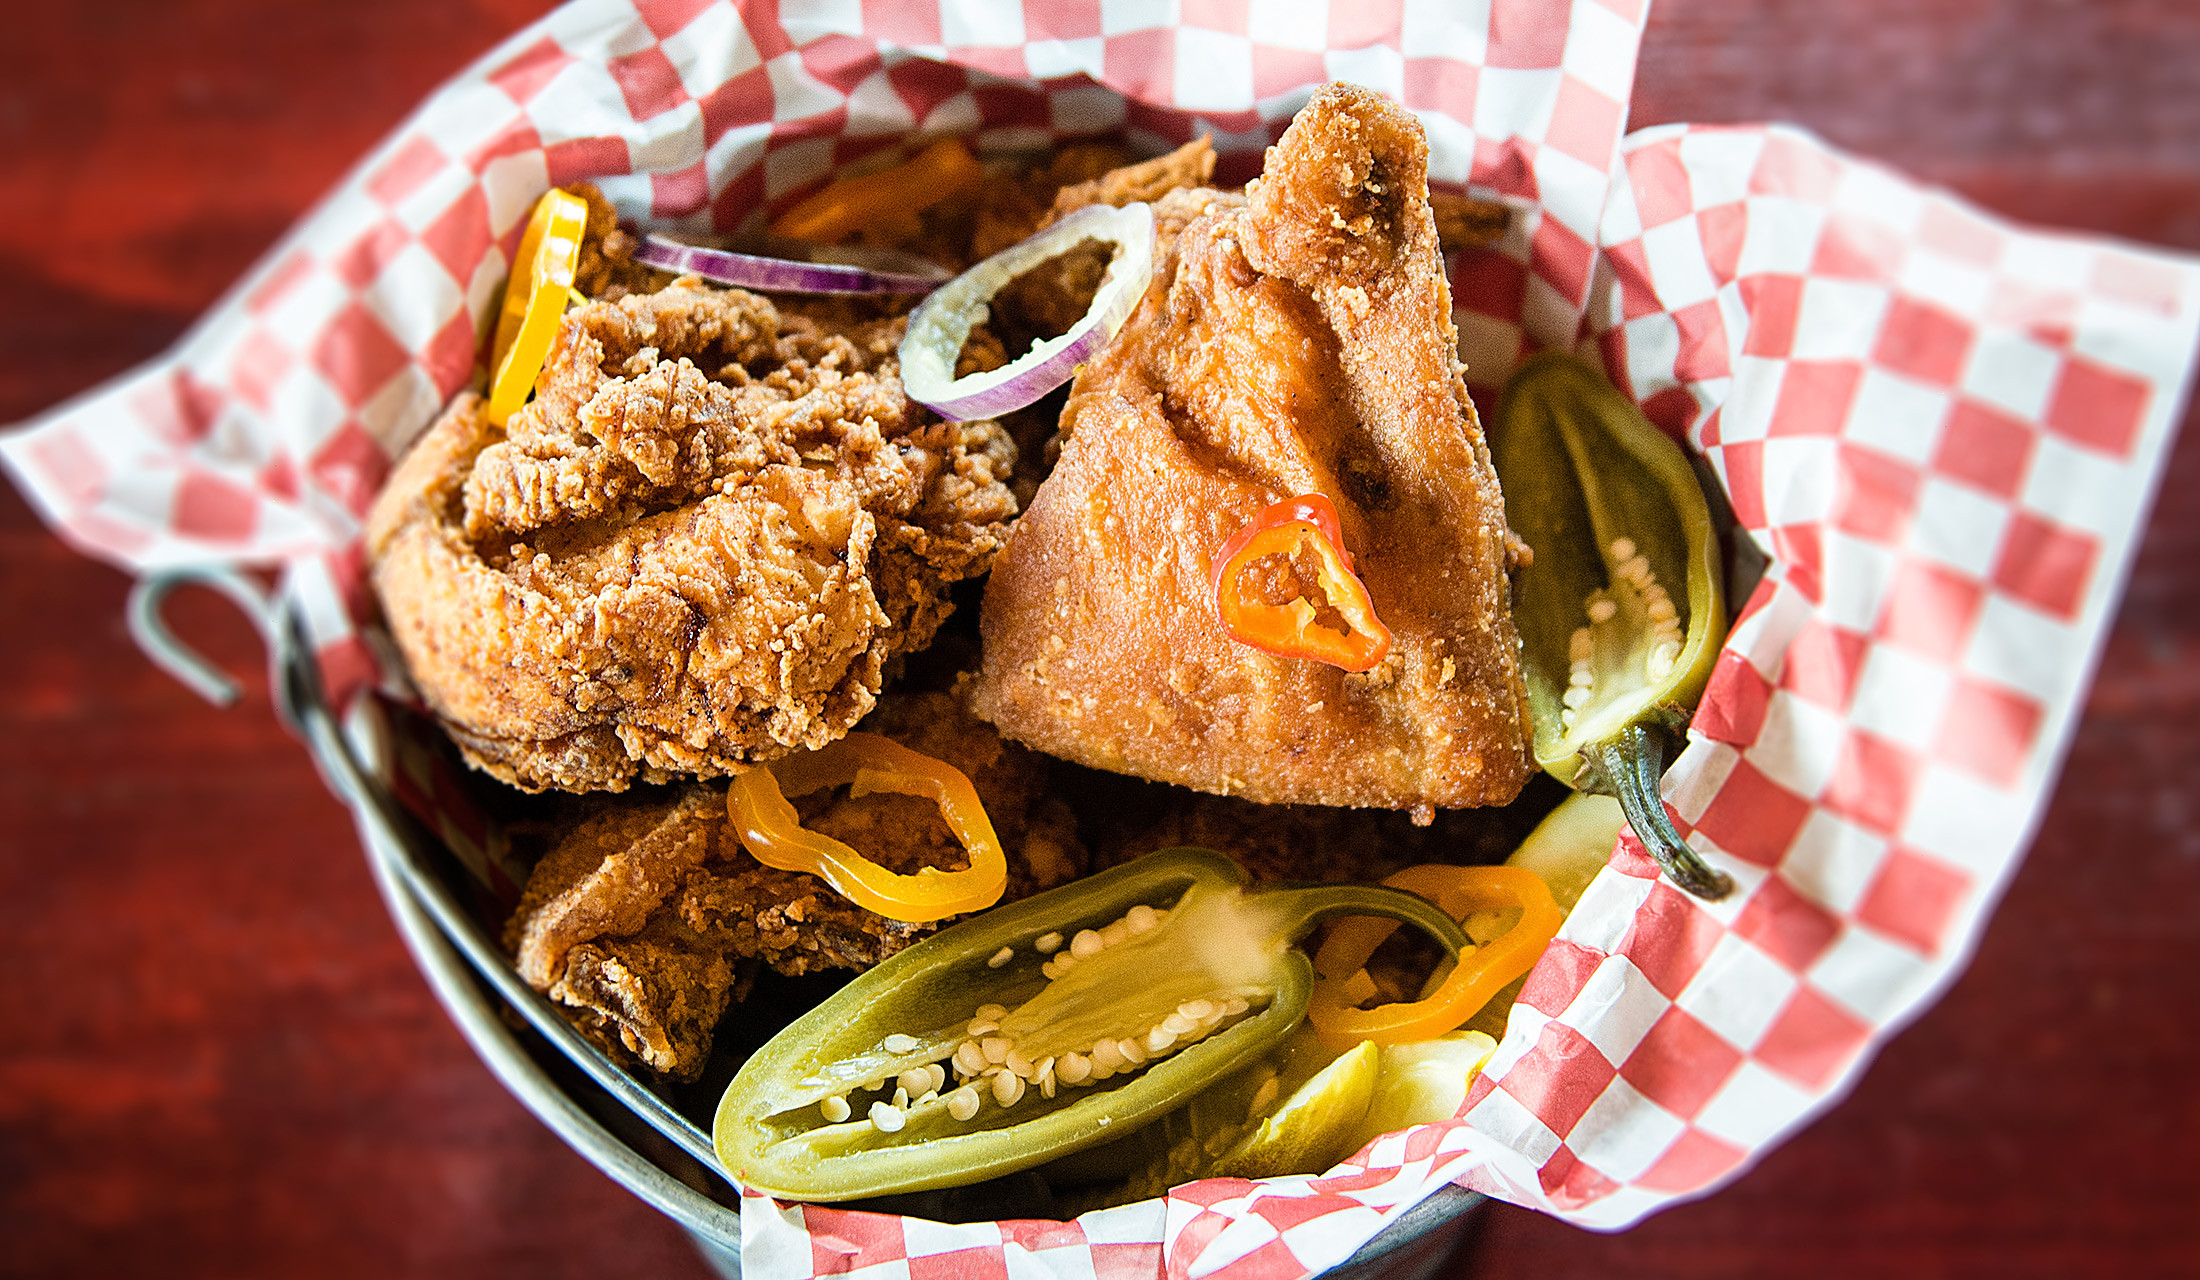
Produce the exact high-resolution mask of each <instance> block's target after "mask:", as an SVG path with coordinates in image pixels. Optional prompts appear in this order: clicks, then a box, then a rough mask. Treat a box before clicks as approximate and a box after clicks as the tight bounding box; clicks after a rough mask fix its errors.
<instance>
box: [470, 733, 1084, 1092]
mask: <svg viewBox="0 0 2200 1280" xmlns="http://www.w3.org/2000/svg"><path fill="white" fill-rule="evenodd" d="M864 727H865V728H866V729H870V730H874V731H876V732H880V733H884V734H886V735H887V736H889V737H891V738H894V739H895V740H897V741H899V742H901V743H902V744H904V745H905V746H908V747H910V748H911V749H913V750H916V751H920V752H923V753H924V754H926V755H929V756H933V757H935V758H937V759H941V760H945V761H946V762H948V763H949V764H952V765H954V766H955V767H956V768H958V769H961V770H962V771H963V772H964V773H965V774H967V775H969V777H970V780H971V783H972V785H973V786H975V787H976V788H977V791H978V796H979V798H980V799H981V800H983V801H984V802H985V807H986V813H987V814H988V815H989V816H990V817H991V819H992V821H993V825H994V830H995V832H996V834H998V835H999V836H1000V839H1001V847H1002V849H1003V850H1004V851H1005V852H1006V853H1007V854H1008V863H1009V882H1008V891H1007V895H1006V896H1007V897H1008V898H1009V899H1015V898H1020V897H1024V896H1026V895H1029V894H1032V893H1036V892H1038V891H1039V890H1041V889H1046V888H1051V887H1053V886H1054V885H1057V884H1062V883H1065V882H1067V881H1069V880H1072V879H1074V878H1076V877H1077V876H1079V875H1081V874H1083V873H1084V869H1085V852H1084V847H1083V846H1082V845H1081V844H1080V843H1079V842H1078V838H1077V834H1076V823H1075V820H1074V819H1073V818H1072V817H1071V816H1070V813H1069V809H1068V807H1067V806H1066V805H1064V804H1063V803H1062V801H1061V800H1059V799H1057V798H1055V797H1052V796H1049V795H1047V794H1046V776H1047V775H1046V766H1045V762H1044V761H1042V760H1040V759H1039V758H1038V757H1035V756H1033V755H1032V754H1031V753H1030V752H1028V751H1025V750H1023V749H1022V748H1020V747H1017V746H1015V745H1014V744H1012V743H1007V742H1003V741H1002V740H1001V738H1000V735H998V734H996V733H994V732H993V730H992V729H991V728H990V727H988V726H987V725H986V724H984V723H983V722H982V721H979V720H977V719H975V718H974V717H972V716H971V715H970V714H969V713H968V712H966V711H964V710H962V708H961V707H960V706H959V705H958V704H957V703H956V702H955V700H954V699H953V698H951V697H949V696H948V695H946V694H944V693H936V692H935V693H923V694H910V695H890V696H889V697H888V698H887V699H886V700H885V701H884V702H883V703H882V704H881V705H880V707H879V709H878V711H877V712H876V713H875V714H873V715H872V716H871V717H870V718H869V719H868V720H866V721H865V722H864ZM797 805H798V808H799V809H800V811H801V812H802V814H803V821H804V825H806V826H808V827H809V828H810V829H811V830H813V831H818V832H821V833H823V834H826V835H829V836H832V837H834V838H835V839H838V840H841V841H843V842H845V843H847V844H849V845H851V846H852V847H854V848H856V849H859V850H861V851H862V852H863V853H864V855H865V856H867V857H869V858H871V859H872V860H873V861H875V862H877V863H879V864H880V865H882V866H885V867H887V868H889V869H890V870H893V871H896V872H901V873H903V874H908V873H911V872H914V871H916V870H917V869H918V868H919V867H924V866H931V867H939V868H941V869H943V870H956V869H960V867H962V866H964V865H967V860H966V858H965V855H964V853H963V850H962V846H961V845H960V844H959V843H958V842H957V841H956V840H955V837H954V834H953V832H951V831H950V830H949V829H948V827H947V824H946V823H945V822H943V821H941V819H940V816H939V811H938V809H937V808H936V807H934V806H932V805H931V804H929V803H927V802H925V801H922V800H917V799H913V798H911V797H909V796H903V795H893V794H877V795H867V796H863V797H860V798H850V797H848V796H847V795H846V794H845V793H823V794H820V795H818V796H814V797H803V798H802V799H801V800H799V801H798V802H797ZM945 923H947V922H945V921H940V922H934V923H928V924H910V923H906V922H904V921H899V920H890V919H887V918H886V917H884V916H880V915H875V914H873V913H872V912H869V911H866V910H864V909H863V908H861V907H858V906H856V905H855V904H854V903H852V902H849V901H848V900H847V899H845V898H843V897H841V896H840V895H839V894H837V893H835V892H833V891H832V889H830V888H829V887H827V886H826V884H825V882H824V881H822V880H820V879H818V878H817V877H816V876H812V875H809V874H806V873H802V872H792V871H778V870H774V869H772V868H770V867H766V866H764V865H762V864H761V863H759V862H757V861H756V860H755V859H754V858H753V857H751V856H750V855H749V853H748V851H747V850H746V849H744V848H742V846H741V843H740V839H739V837H738V836H737V835H735V834H734V832H733V830H732V827H731V824H730V823H729V821H728V819H727V815H726V794H725V791H724V789H723V788H722V787H709V786H693V787H688V788H685V789H684V790H681V791H679V792H676V793H674V794H671V795H669V796H664V795H658V796H651V797H647V798H644V797H635V798H633V799H625V800H619V801H614V802H611V804H610V806H609V807H608V808H607V809H606V810H605V811H604V812H602V813H599V814H597V815H596V816H595V817H593V818H590V819H589V820H587V821H585V822H583V823H581V824H580V825H579V826H578V827H576V828H574V829H573V830H572V831H571V832H570V833H569V834H567V835H566V836H565V837H564V838H563V839H561V840H560V841H559V842H558V843H557V844H556V845H555V846H554V847H553V848H552V849H551V851H550V852H549V853H548V854H546V855H545V856H544V857H543V859H542V861H541V862H539V863H538V864H537V865H536V867H535V870H534V873H533V875H532V876H530V877H529V879H528V882H527V888H526V891H525V894H524V896H523V897H522V899H521V901H520V905H519V908H518V910H517V911H515V912H514V913H513V916H512V918H511V920H510V922H509V923H508V924H507V925H506V926H505V945H506V947H507V948H508V949H510V950H511V952H512V953H513V955H514V956H515V958H516V960H517V963H518V968H519V972H520V975H521V976H522V977H524V978H525V979H526V980H527V981H528V983H529V984H530V985H532V986H533V987H535V989H536V990H538V991H542V992H544V993H545V994H547V995H549V996H550V998H551V999H553V1000H555V1001H557V1002H558V1003H560V1004H562V1005H564V1006H566V1007H567V1008H568V1009H569V1011H570V1014H569V1016H571V1017H572V1018H573V1019H574V1021H575V1022H576V1023H577V1024H578V1025H579V1026H580V1027H581V1029H582V1030H583V1031H585V1032H587V1033H588V1034H590V1035H591V1036H593V1037H595V1038H596V1039H597V1040H598V1042H599V1043H602V1044H604V1046H605V1047H606V1048H607V1049H610V1050H611V1051H613V1052H615V1053H624V1054H627V1055H631V1056H632V1057H634V1058H636V1059H638V1060H639V1061H641V1062H643V1063H644V1064H646V1065H647V1066H649V1067H650V1068H651V1069H652V1070H655V1071H658V1072H660V1073H662V1074H665V1075H668V1076H673V1077H676V1078H680V1079H692V1078H693V1077H694V1076H695V1075H696V1074H697V1073H698V1072H700V1071H701V1070H702V1068H703V1064H704V1061H705V1060H706V1059H707V1058H708V1057H709V1055H710V1045H711V1032H712V1029H713V1028H714V1027H716V1026H717V1024H718V1020H719V1018H720V1017H721V1016H722V1015H723V1014H724V1013H725V1010H726V1007H727V1005H728V1003H729V1002H730V1001H731V1000H733V999H735V998H737V996H738V994H739V990H740V988H741V987H742V985H743V984H744V982H745V980H746V978H747V977H748V976H749V975H750V974H751V973H752V972H753V970H754V968H755V966H756V965H757V964H759V963H762V964H769V965H770V966H771V967H772V968H774V969H776V970H778V971H779V972H781V973H783V974H786V975H788V976H790V977H798V976H800V975H802V974H806V973H814V972H818V971H821V970H826V969H867V968H869V967H870V966H872V965H874V964H877V963H878V962H879V961H881V960H884V959H886V958H887V957H888V956H890V955H893V954H894V953H895V952H897V951H900V950H901V949H902V948H903V947H906V946H908V945H909V944H910V943H912V942H915V941H916V940H917V939H919V938H922V937H924V936H925V935H927V934H930V933H932V932H934V931H936V930H938V929H939V928H941V927H942V926H943V925H944V924H945Z"/></svg>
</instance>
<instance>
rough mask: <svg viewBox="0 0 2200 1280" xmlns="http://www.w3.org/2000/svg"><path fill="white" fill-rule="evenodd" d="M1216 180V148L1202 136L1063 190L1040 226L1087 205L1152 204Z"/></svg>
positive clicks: (1055, 198) (1048, 224) (1055, 197)
mask: <svg viewBox="0 0 2200 1280" xmlns="http://www.w3.org/2000/svg"><path fill="white" fill-rule="evenodd" d="M1214 176H1215V148H1214V144H1213V142H1212V141H1210V140H1209V139H1208V137H1207V136H1206V135H1205V134H1201V135H1200V136H1199V137H1196V138H1194V139H1192V140H1191V141H1190V142H1187V143H1185V144H1184V145H1183V146H1181V147H1178V148H1177V149H1176V150H1174V151H1171V152H1169V153H1168V154H1167V155H1161V156H1155V157H1154V158H1153V159H1151V160H1143V161H1140V162H1139V163H1137V164H1132V165H1125V166H1123V167H1122V168H1120V169H1115V170H1111V171H1110V172H1108V173H1104V174H1101V175H1100V176H1099V177H1096V178H1093V179H1091V180H1090V181H1086V182H1080V183H1077V184H1075V185H1074V186H1066V187H1063V188H1062V189H1061V190H1060V191H1057V192H1055V193H1054V205H1053V207H1052V208H1051V209H1050V210H1048V213H1047V218H1046V221H1045V222H1044V223H1042V224H1041V225H1042V226H1051V225H1052V224H1054V223H1056V222H1060V221H1061V220H1062V219H1063V217H1065V216H1066V215H1068V214H1071V213H1075V212H1076V211H1077V210H1079V209H1082V208H1084V207H1085V206H1087V205H1095V204H1109V205H1114V206H1115V207H1116V208H1118V209H1120V208H1122V207H1123V206H1124V205H1127V204H1135V203H1138V202H1140V201H1146V202H1148V203H1151V202H1152V201H1155V200H1159V199H1160V198H1161V197H1163V196H1165V195H1167V194H1169V193H1170V192H1171V191H1182V190H1186V189H1188V188H1191V187H1204V186H1206V185H1207V182H1208V180H1209V179H1211V178H1213V177H1214Z"/></svg>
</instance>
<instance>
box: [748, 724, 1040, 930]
mask: <svg viewBox="0 0 2200 1280" xmlns="http://www.w3.org/2000/svg"><path fill="white" fill-rule="evenodd" d="M841 786H845V787H849V788H850V794H851V795H855V796H863V795H869V794H871V793H873V792H878V791H891V792H894V793H896V794H897V795H905V796H919V797H922V798H924V799H927V800H930V801H932V802H933V803H935V804H937V805H939V807H940V816H941V817H942V818H944V819H945V820H946V821H947V825H948V828H949V829H950V830H952V831H953V832H954V833H955V838H956V839H957V840H960V841H962V845H963V848H964V850H965V851H967V852H968V853H969V855H970V865H969V867H967V868H966V869H964V870H961V871H941V870H939V869H938V868H935V867H925V868H923V869H922V870H920V871H918V872H917V873H916V874H915V875H901V874H899V873H896V872H893V871H888V870H887V869H886V868H884V867H882V866H880V865H879V864H877V863H875V862H873V861H871V860H870V859H869V858H866V857H864V856H863V855H862V854H860V853H857V852H856V851H855V850H854V849H851V848H849V847H848V846H847V845H845V844H843V843H841V842H840V841H838V840H835V839H833V838H832V837H831V836H827V835H821V834H819V833H817V832H815V831H811V830H810V829H808V828H807V827H804V826H803V825H802V819H801V817H800V815H798V814H796V813H795V809H794V806H793V805H792V804H789V803H788V802H787V797H788V796H802V795H808V794H809V793H811V792H813V791H822V790H824V789H825V788H827V787H841ZM726 810H727V812H728V813H729V814H731V815H732V817H733V825H734V830H736V831H738V832H740V833H741V843H742V844H744V845H746V846H747V847H748V850H749V852H750V853H752V854H754V855H755V856H756V860H757V861H758V862H761V863H763V864H764V865H765V866H767V867H777V868H778V869H779V870H781V871H807V872H810V873H812V874H813V875H817V876H819V877H822V878H823V879H824V881H825V882H826V883H827V884H830V885H831V886H832V887H833V888H834V889H835V890H837V891H838V892H839V893H840V894H841V895H842V896H843V897H846V898H847V899H848V900H849V901H851V902H854V903H855V904H856V905H857V906H860V907H862V908H864V909H865V910H867V911H875V912H877V913H878V914H880V915H882V916H886V917H888V918H890V919H894V920H909V921H926V920H944V919H946V918H947V917H948V916H958V915H962V914H963V913H965V912H969V911H983V910H985V909H986V908H987V907H990V906H992V905H993V904H994V903H996V902H999V901H1000V900H1001V891H1002V890H1003V889H1005V888H1006V887H1007V885H1008V858H1007V857H1006V855H1004V854H1003V853H1002V851H1001V840H1000V837H999V836H997V835H995V834H994V832H993V820H992V819H990V818H988V817H987V816H986V812H985V805H984V803H983V802H982V801H980V800H979V799H978V790H977V788H976V787H973V786H972V785H970V779H969V778H968V777H966V776H964V774H963V772H962V770H960V769H957V768H956V767H955V766H953V765H951V764H948V763H947V762H946V761H944V760H935V759H933V758H932V757H930V756H928V755H923V754H921V753H919V752H915V751H911V750H910V749H909V748H907V747H905V746H903V745H901V744H900V743H898V742H896V741H894V740H893V739H892V738H888V737H883V736H881V735H879V734H876V733H862V732H856V733H850V734H847V735H846V736H844V737H842V738H841V739H840V740H839V741H837V742H833V743H831V744H829V745H827V746H826V747H824V748H822V749H821V750H817V751H810V752H805V753H803V754H801V755H795V756H789V757H787V758H786V759H784V760H776V761H773V762H772V763H771V764H769V765H766V766H761V767H758V768H755V769H751V770H749V771H748V772H747V773H744V774H742V775H740V776H739V777H737V778H735V779H734V780H733V786H732V787H731V788H730V789H729V790H728V791H727V792H726Z"/></svg>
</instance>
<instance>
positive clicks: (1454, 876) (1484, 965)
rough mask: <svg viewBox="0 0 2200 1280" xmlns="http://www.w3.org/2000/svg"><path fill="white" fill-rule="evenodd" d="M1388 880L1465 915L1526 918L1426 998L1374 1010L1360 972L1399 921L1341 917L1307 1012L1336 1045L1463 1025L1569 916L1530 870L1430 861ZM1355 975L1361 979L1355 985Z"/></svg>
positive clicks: (1430, 1035)
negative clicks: (1510, 911)
mask: <svg viewBox="0 0 2200 1280" xmlns="http://www.w3.org/2000/svg"><path fill="white" fill-rule="evenodd" d="M1383 883H1384V884H1386V885H1389V886H1391V887H1392V888H1394V889H1406V890H1410V891H1411V892H1414V893H1418V894H1420V895H1421V896H1422V897H1424V898H1428V899H1431V900H1432V901H1434V902H1435V903H1436V904H1437V905H1438V906H1441V907H1442V908H1443V909H1444V910H1445V911H1447V912H1449V913H1451V915H1452V916H1453V917H1455V918H1457V919H1459V920H1465V919H1466V918H1467V916H1468V915H1469V914H1471V913H1473V912H1476V911H1497V910H1502V909H1504V908H1507V907H1519V908H1520V912H1521V914H1520V922H1519V923H1518V924H1516V925H1514V926H1513V927H1512V928H1511V929H1509V930H1507V931H1506V932H1505V933H1504V935H1503V936H1501V937H1499V938H1498V939H1496V940H1495V941H1493V942H1491V943H1490V944H1489V945H1488V946H1485V947H1479V948H1475V949H1474V950H1473V951H1472V952H1471V953H1470V954H1467V955H1463V956H1461V957H1460V959H1459V963H1458V964H1457V966H1456V967H1454V968H1453V969H1452V971H1451V973H1450V975H1449V976H1447V977H1446V978H1445V979H1444V982H1443V985H1442V986H1440V987H1438V988H1437V989H1436V990H1435V992H1434V993H1432V994H1430V995H1429V996H1427V997H1426V998H1424V999H1421V1000H1416V1001H1410V1002H1400V1003H1397V1004H1384V1005H1377V1006H1375V1007H1374V1008H1372V1009H1358V1008H1354V1007H1353V1006H1354V1005H1355V1004H1356V1003H1357V1002H1358V1000H1359V999H1364V998H1365V997H1366V994H1367V993H1368V992H1370V991H1372V988H1373V984H1372V983H1369V982H1367V981H1366V979H1365V978H1364V976H1363V974H1362V970H1363V967H1364V966H1365V965H1366V964H1367V960H1368V957H1369V956H1372V955H1374V954H1375V948H1377V947H1379V946H1381V945H1382V943H1383V939H1385V938H1387V937H1389V936H1390V935H1391V933H1392V932H1393V931H1395V930H1396V929H1397V927H1398V926H1397V925H1396V924H1394V923H1392V922H1390V921H1388V920H1373V919H1357V920H1339V921H1338V922H1337V923H1335V924H1334V925H1331V926H1330V928H1329V936H1328V937H1327V938H1325V939H1323V940H1322V947H1321V950H1320V951H1318V952H1316V953H1315V955H1314V972H1315V973H1316V974H1317V975H1318V976H1317V977H1316V979H1315V982H1314V995H1313V999H1312V1001H1311V1002H1310V1003H1309V1004H1308V1005H1307V1009H1306V1017H1307V1021H1309V1022H1311V1023H1313V1024H1314V1032H1315V1034H1316V1035H1319V1036H1320V1037H1321V1040H1322V1043H1323V1044H1325V1045H1328V1046H1329V1047H1330V1048H1332V1049H1343V1048H1347V1047H1349V1046H1351V1045H1352V1044H1354V1043H1355V1042H1357V1041H1361V1040H1371V1041H1373V1042H1375V1043H1376V1044H1382V1045H1391V1044H1406V1043H1408V1042H1411V1041H1415V1040H1433V1039H1435V1038H1436V1037H1438V1036H1440V1035H1443V1034H1444V1033H1445V1032H1447V1031H1450V1030H1452V1029H1454V1028H1456V1027H1458V1026H1460V1025H1462V1024H1463V1023H1465V1022H1466V1020H1467V1019H1469V1018H1471V1017H1473V1016H1474V1015H1475V1013H1476V1012H1477V1011H1478V1010H1480V1009H1481V1007H1482V1006H1483V1005H1485V1004H1488V1003H1489V1002H1490V997H1492V996H1494V995H1496V994H1497V993H1498V991H1499V990H1501V989H1502V988H1503V987H1504V986H1505V984H1506V983H1508V982H1511V981H1512V980H1513V979H1514V978H1517V977H1519V976H1520V975H1521V974H1523V973H1526V972H1527V971H1528V970H1530V969H1532V968H1534V967H1535V962H1536V959H1537V957H1539V956H1541V955H1542V954H1543V948H1545V947H1546V946H1549V945H1550V942H1551V939H1552V938H1554V937H1556V936H1558V926H1559V925H1560V924H1562V923H1564V922H1565V919H1566V913H1565V912H1563V911H1560V910H1559V909H1558V904H1557V903H1555V902H1553V901H1551V891H1550V890H1549V889H1548V888H1546V887H1545V886H1544V884H1543V879H1542V877H1540V876H1538V875H1536V874H1535V873H1534V872H1533V871H1529V870H1527V869H1526V868H1525V867H1452V866H1443V865H1439V864H1435V863H1428V864H1424V865H1422V866H1418V867H1407V868H1406V869H1405V870H1403V871H1400V872H1398V873H1397V874H1396V875H1393V876H1390V877H1388V878H1387V879H1385V880H1384V881H1383ZM1355 977H1360V979H1361V980H1360V982H1357V983H1356V982H1354V981H1353V979H1354V978H1355Z"/></svg>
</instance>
